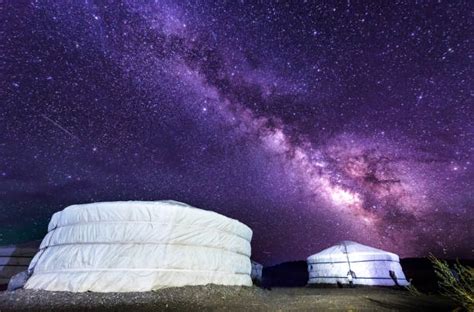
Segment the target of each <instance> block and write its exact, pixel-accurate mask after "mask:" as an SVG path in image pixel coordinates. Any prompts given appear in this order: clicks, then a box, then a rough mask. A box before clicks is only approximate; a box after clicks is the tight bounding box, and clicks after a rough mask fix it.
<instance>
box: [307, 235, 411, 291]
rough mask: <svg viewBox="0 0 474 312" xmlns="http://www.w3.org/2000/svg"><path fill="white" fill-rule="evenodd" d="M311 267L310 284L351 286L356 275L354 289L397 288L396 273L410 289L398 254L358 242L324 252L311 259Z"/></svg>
mask: <svg viewBox="0 0 474 312" xmlns="http://www.w3.org/2000/svg"><path fill="white" fill-rule="evenodd" d="M307 263H308V272H309V280H308V284H336V283H338V282H339V283H341V284H348V283H349V278H350V277H348V274H349V272H350V271H352V272H353V274H352V282H353V284H354V285H372V286H375V285H379V286H394V285H396V284H395V281H394V279H393V278H392V277H391V276H390V271H392V272H393V273H394V274H395V275H394V276H395V277H396V279H397V281H398V284H399V285H401V286H404V285H408V281H407V280H406V277H405V274H404V273H403V270H402V267H401V266H400V259H399V257H398V256H397V255H396V254H394V253H391V252H387V251H384V250H381V249H376V248H373V247H369V246H365V245H362V244H359V243H356V242H351V241H343V242H341V243H339V244H337V245H335V246H332V247H329V248H327V249H324V250H323V251H321V252H319V253H317V254H314V255H312V256H310V257H308V259H307ZM393 273H392V274H393Z"/></svg>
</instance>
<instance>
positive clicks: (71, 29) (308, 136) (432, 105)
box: [0, 0, 474, 264]
mask: <svg viewBox="0 0 474 312" xmlns="http://www.w3.org/2000/svg"><path fill="white" fill-rule="evenodd" d="M66 2H68V1H31V2H27V1H6V2H3V3H2V6H4V9H3V10H2V11H1V12H0V20H1V21H2V22H1V23H2V26H1V29H2V32H1V33H0V35H1V42H2V45H1V46H0V55H1V60H0V64H1V66H2V70H1V75H2V79H0V85H1V87H0V98H1V105H0V212H1V214H0V215H1V217H0V244H7V243H15V242H21V241H27V240H31V239H40V238H41V237H42V236H43V235H44V233H45V231H46V225H47V222H48V221H49V218H50V216H51V214H52V213H54V212H55V211H58V210H61V209H63V208H64V207H65V206H66V205H69V204H74V203H86V202H94V201H106V200H107V201H109V200H159V199H174V200H179V201H183V202H186V203H189V204H191V205H194V206H197V207H201V208H204V209H208V210H213V211H216V212H219V213H222V214H224V215H227V216H229V217H232V218H236V219H238V220H240V221H242V222H244V223H246V224H247V225H249V226H250V227H251V228H252V229H253V231H254V238H253V241H252V247H253V249H252V253H253V257H254V258H255V259H256V260H258V261H260V262H262V263H264V264H275V263H278V262H282V261H288V260H297V259H304V258H306V257H307V256H309V255H310V254H313V253H316V252H318V251H320V250H321V249H323V248H326V247H328V246H330V245H331V244H334V243H336V242H338V241H340V240H345V239H347V240H354V241H358V242H360V243H364V244H369V245H371V246H374V247H378V248H383V249H386V250H389V251H392V252H396V253H398V254H399V255H400V256H401V257H417V256H425V255H427V254H428V253H429V252H433V253H434V254H436V255H438V256H443V257H451V258H453V257H464V258H473V257H474V243H473V242H474V232H473V224H474V213H473V210H474V193H473V184H474V183H473V181H474V170H473V162H474V159H473V158H474V157H473V150H474V123H473V116H474V108H473V98H472V95H473V85H474V84H473V79H472V77H473V74H474V72H473V45H472V39H473V35H472V34H473V33H474V27H473V21H472V16H471V13H472V11H473V2H472V1H377V2H376V1H353V0H347V1H340V2H339V1H338V2H332V1H314V2H311V1H294V2H293V4H288V3H285V2H281V1H261V2H260V1H244V0H242V1H215V2H213V1H191V0H188V1H173V0H157V1H154V2H152V1H131V0H129V1H123V2H118V1H93V0H85V1H84V0H83V1H70V2H68V3H66Z"/></svg>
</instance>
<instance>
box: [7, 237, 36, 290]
mask: <svg viewBox="0 0 474 312" xmlns="http://www.w3.org/2000/svg"><path fill="white" fill-rule="evenodd" d="M39 243H40V242H39V241H31V242H27V243H22V244H16V245H6V246H0V288H6V285H8V281H9V280H10V278H11V277H12V276H13V275H15V274H17V273H20V272H22V271H26V270H27V269H28V266H29V265H30V262H31V259H33V257H34V255H35V254H36V253H37V252H38V246H39Z"/></svg>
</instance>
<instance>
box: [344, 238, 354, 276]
mask: <svg viewBox="0 0 474 312" xmlns="http://www.w3.org/2000/svg"><path fill="white" fill-rule="evenodd" d="M342 245H343V246H344V253H345V254H346V258H347V265H348V266H349V274H350V275H352V268H351V261H350V260H349V252H348V251H347V246H346V242H342Z"/></svg>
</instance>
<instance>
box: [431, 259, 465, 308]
mask: <svg viewBox="0 0 474 312" xmlns="http://www.w3.org/2000/svg"><path fill="white" fill-rule="evenodd" d="M429 259H430V261H431V263H432V264H433V268H434V271H435V274H436V276H437V277H438V285H439V287H440V289H441V293H442V294H443V295H444V296H446V297H449V298H450V299H451V300H453V301H455V302H457V303H458V304H459V305H461V306H462V307H463V308H464V309H466V310H467V311H474V269H473V268H471V267H469V266H465V265H462V264H461V263H459V260H458V261H456V263H455V264H454V267H453V269H451V268H450V267H449V264H448V263H447V262H446V261H444V260H441V259H438V258H436V257H435V256H433V255H430V256H429Z"/></svg>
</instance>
